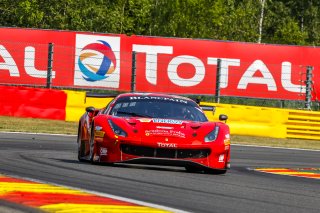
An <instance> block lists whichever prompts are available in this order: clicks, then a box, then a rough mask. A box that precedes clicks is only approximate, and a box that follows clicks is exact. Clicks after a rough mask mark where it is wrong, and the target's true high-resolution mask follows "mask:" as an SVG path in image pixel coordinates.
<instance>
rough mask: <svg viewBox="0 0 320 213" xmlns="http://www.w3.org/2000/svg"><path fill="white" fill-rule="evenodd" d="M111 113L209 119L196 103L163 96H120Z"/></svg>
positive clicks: (147, 116)
mask: <svg viewBox="0 0 320 213" xmlns="http://www.w3.org/2000/svg"><path fill="white" fill-rule="evenodd" d="M110 114H111V115H114V116H119V117H145V118H167V119H168V118H169V119H177V120H190V121H199V122H205V121H208V119H207V118H206V116H205V115H204V113H203V112H202V110H201V109H200V107H199V106H198V105H197V104H196V103H194V102H192V101H189V100H186V99H178V98H167V97H161V96H131V97H123V98H119V99H118V100H117V101H116V103H115V104H114V106H113V108H112V109H111V111H110Z"/></svg>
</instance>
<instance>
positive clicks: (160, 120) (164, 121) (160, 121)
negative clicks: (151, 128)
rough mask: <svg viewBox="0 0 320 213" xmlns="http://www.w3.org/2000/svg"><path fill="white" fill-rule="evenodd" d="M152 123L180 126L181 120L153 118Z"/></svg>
mask: <svg viewBox="0 0 320 213" xmlns="http://www.w3.org/2000/svg"><path fill="white" fill-rule="evenodd" d="M152 121H153V123H161V124H182V122H183V121H181V120H174V119H163V118H153V119H152Z"/></svg>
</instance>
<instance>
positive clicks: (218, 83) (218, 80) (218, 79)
mask: <svg viewBox="0 0 320 213" xmlns="http://www.w3.org/2000/svg"><path fill="white" fill-rule="evenodd" d="M220 76H221V59H220V58H218V60H217V75H216V94H215V98H214V101H215V102H216V103H220Z"/></svg>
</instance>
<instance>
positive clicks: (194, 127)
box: [190, 123, 201, 129]
mask: <svg viewBox="0 0 320 213" xmlns="http://www.w3.org/2000/svg"><path fill="white" fill-rule="evenodd" d="M190 127H191V128H192V129H199V128H200V127H201V124H200V123H191V124H190Z"/></svg>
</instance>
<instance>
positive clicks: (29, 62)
mask: <svg viewBox="0 0 320 213" xmlns="http://www.w3.org/2000/svg"><path fill="white" fill-rule="evenodd" d="M34 61H35V48H34V47H26V48H25V52H24V68H25V70H26V73H27V74H28V75H30V76H31V77H34V78H47V73H48V72H47V71H46V70H37V69H36V68H35V66H34ZM55 76H56V72H55V71H53V70H52V78H55Z"/></svg>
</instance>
